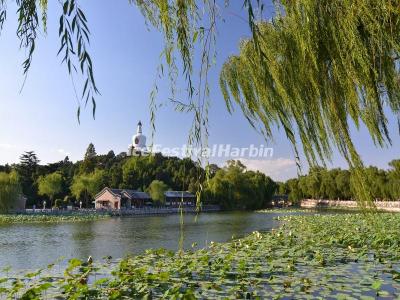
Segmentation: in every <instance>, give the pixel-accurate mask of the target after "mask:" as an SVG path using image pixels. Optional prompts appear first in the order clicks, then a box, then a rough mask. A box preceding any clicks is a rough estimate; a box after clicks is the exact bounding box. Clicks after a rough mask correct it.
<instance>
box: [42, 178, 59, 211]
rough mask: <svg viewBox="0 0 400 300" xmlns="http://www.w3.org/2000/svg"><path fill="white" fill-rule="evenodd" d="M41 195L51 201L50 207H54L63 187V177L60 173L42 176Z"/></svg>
mask: <svg viewBox="0 0 400 300" xmlns="http://www.w3.org/2000/svg"><path fill="white" fill-rule="evenodd" d="M38 187H39V191H38V192H39V195H42V196H44V195H46V196H48V197H49V199H50V207H53V199H54V197H55V196H56V195H58V194H59V193H61V191H62V187H63V177H62V175H61V174H60V173H59V172H55V173H51V174H49V175H46V176H41V177H39V179H38Z"/></svg>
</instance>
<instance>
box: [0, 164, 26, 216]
mask: <svg viewBox="0 0 400 300" xmlns="http://www.w3.org/2000/svg"><path fill="white" fill-rule="evenodd" d="M21 196H22V188H21V184H20V181H19V177H18V173H17V172H16V171H12V172H11V173H5V172H0V212H3V211H7V210H9V209H10V207H12V206H13V204H14V203H15V202H16V201H17V200H18V197H21Z"/></svg>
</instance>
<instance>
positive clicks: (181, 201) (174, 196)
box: [164, 191, 196, 207]
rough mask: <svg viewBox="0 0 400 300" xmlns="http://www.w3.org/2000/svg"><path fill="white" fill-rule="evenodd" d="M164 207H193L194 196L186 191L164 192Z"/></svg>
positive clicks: (194, 202)
mask: <svg viewBox="0 0 400 300" xmlns="http://www.w3.org/2000/svg"><path fill="white" fill-rule="evenodd" d="M164 196H165V205H166V206H169V207H179V206H180V205H182V206H194V205H195V204H196V196H195V195H193V194H192V193H189V192H188V191H166V192H165V193H164Z"/></svg>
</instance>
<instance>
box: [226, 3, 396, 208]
mask: <svg viewBox="0 0 400 300" xmlns="http://www.w3.org/2000/svg"><path fill="white" fill-rule="evenodd" d="M256 35H257V38H256V39H254V38H253V39H249V40H246V41H243V42H242V43H241V45H240V54H239V55H236V56H232V57H230V58H229V60H228V61H227V62H226V63H225V64H224V66H223V69H222V71H221V75H220V85H221V89H222V92H223V95H224V97H225V100H226V102H227V104H228V108H229V109H231V107H232V100H233V101H235V102H236V103H238V104H239V105H240V107H241V109H242V111H243V112H244V114H245V116H246V117H247V118H248V119H249V121H250V122H251V123H252V124H253V125H254V126H257V124H260V125H261V130H262V131H263V133H264V134H265V136H266V137H268V138H270V137H272V128H273V127H274V126H279V127H281V128H283V130H284V132H285V133H286V136H287V137H288V138H289V140H290V141H291V143H292V144H293V145H294V149H295V151H296V153H297V151H298V150H297V148H298V146H297V144H298V142H299V141H300V142H301V145H302V147H303V151H304V153H305V155H306V158H307V160H308V162H309V163H310V164H311V165H316V164H318V163H321V162H322V163H325V161H326V159H329V158H330V157H331V154H332V149H333V148H334V147H336V148H337V149H338V150H339V151H340V153H341V154H342V155H343V156H344V158H345V159H346V160H347V162H348V164H349V165H350V167H351V170H352V172H353V176H354V177H353V178H354V181H355V187H356V196H357V199H359V200H360V202H361V203H362V204H366V202H367V201H369V200H371V195H370V193H369V189H368V185H367V184H366V181H365V174H364V171H363V170H364V168H363V163H362V160H361V158H360V156H359V154H358V152H357V149H356V147H355V145H354V143H353V141H352V138H351V133H350V128H351V124H352V123H354V124H355V126H356V127H357V128H359V127H360V126H363V125H365V126H366V128H367V129H368V131H369V133H370V136H371V138H372V140H373V141H374V143H375V144H376V145H378V146H381V147H382V146H385V145H390V143H391V139H390V136H389V130H388V122H387V116H386V114H385V111H391V112H393V113H394V114H396V115H398V114H399V109H400V97H399V96H400V85H399V66H398V62H399V59H400V56H399V54H400V53H399V51H400V10H399V8H398V1H387V0H373V1H372V0H356V1H353V0H351V1H350V0H348V1H332V0H329V1H328V0H300V1H286V0H285V1H279V2H277V3H276V15H275V17H274V18H273V19H272V20H271V21H270V22H261V23H259V24H257V34H256Z"/></svg>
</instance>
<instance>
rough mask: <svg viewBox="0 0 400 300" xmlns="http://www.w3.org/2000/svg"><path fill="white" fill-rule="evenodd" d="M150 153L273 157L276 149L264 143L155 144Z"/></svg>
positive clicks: (205, 156) (208, 156)
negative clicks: (206, 145) (172, 145)
mask: <svg viewBox="0 0 400 300" xmlns="http://www.w3.org/2000/svg"><path fill="white" fill-rule="evenodd" d="M149 148H150V149H151V150H150V151H149V153H161V154H163V155H164V156H178V157H204V158H272V157H273V155H274V149H273V148H271V147H265V146H264V145H258V146H256V145H254V144H251V145H249V146H248V147H235V146H232V145H230V144H214V145H212V146H210V147H192V146H188V145H182V146H181V147H163V146H162V145H160V144H155V145H153V146H151V147H149Z"/></svg>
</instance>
